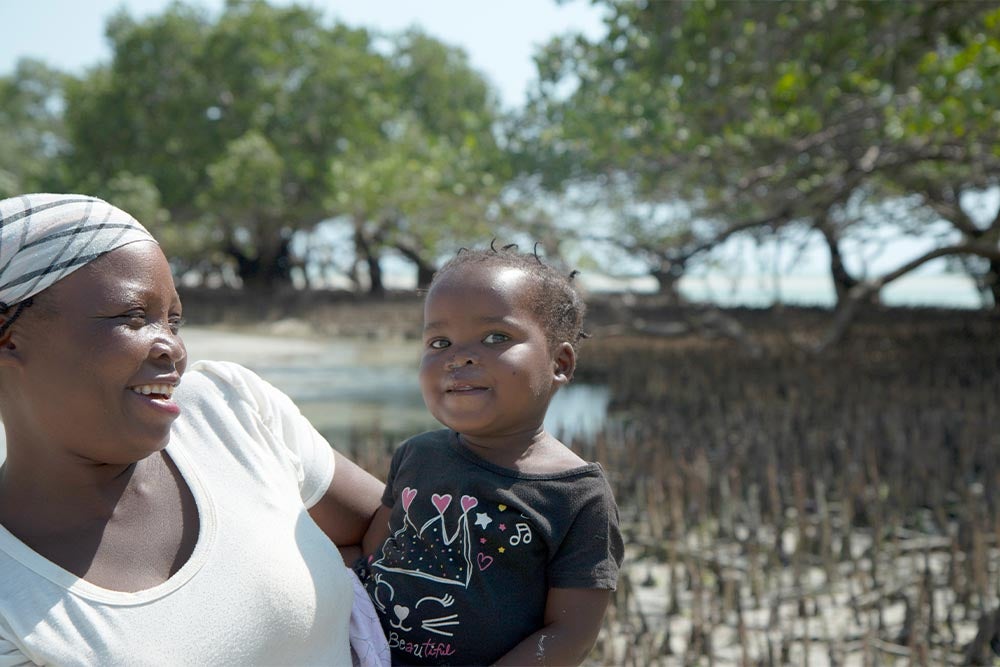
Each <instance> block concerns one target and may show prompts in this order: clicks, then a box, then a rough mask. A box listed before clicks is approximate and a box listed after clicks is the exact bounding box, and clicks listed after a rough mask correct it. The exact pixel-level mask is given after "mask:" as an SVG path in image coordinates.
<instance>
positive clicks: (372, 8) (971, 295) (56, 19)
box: [0, 0, 996, 307]
mask: <svg viewBox="0 0 1000 667" xmlns="http://www.w3.org/2000/svg"><path fill="white" fill-rule="evenodd" d="M224 1H225V0H191V2H188V4H193V5H197V6H201V7H204V8H206V9H208V10H209V11H211V12H219V11H221V8H222V7H223V6H224ZM272 2H275V3H276V4H291V3H290V2H288V1H287V0H272ZM299 4H305V5H308V6H311V7H314V8H316V9H318V10H320V11H321V12H322V14H323V16H324V19H326V20H328V21H331V22H332V21H334V20H339V21H342V22H344V23H346V24H348V25H351V26H364V27H368V28H371V29H373V30H376V31H381V32H387V33H397V32H400V31H403V30H405V29H407V28H410V27H413V26H419V27H421V28H422V29H423V30H424V31H425V32H427V33H428V34H430V35H432V36H434V37H437V38H438V39H440V40H442V41H444V42H446V43H448V44H451V45H454V46H458V47H461V48H463V49H464V50H465V51H466V53H467V54H468V56H469V61H470V63H471V64H472V66H473V67H475V68H476V69H478V70H479V71H480V72H481V73H482V74H484V75H485V77H486V78H487V79H488V80H489V81H491V83H492V84H493V86H494V88H495V89H496V91H497V93H498V94H499V99H500V100H501V102H502V104H503V105H504V106H505V107H507V108H515V107H518V106H520V105H521V104H522V103H523V102H524V100H525V94H526V91H527V90H528V88H529V86H530V84H531V82H532V81H533V80H534V79H535V66H534V62H533V60H532V56H533V54H534V53H535V52H536V51H537V49H538V48H539V47H540V46H542V45H543V44H545V43H546V42H547V41H548V40H549V39H550V38H551V37H553V36H556V35H559V34H563V33H566V32H581V33H583V34H585V35H587V36H588V37H590V38H592V39H596V38H599V37H600V36H602V35H603V34H604V33H605V28H604V25H603V21H602V19H603V11H604V10H603V9H602V8H599V7H594V6H593V5H592V4H591V2H590V1H589V0H568V1H566V2H563V3H557V2H555V1H554V0H304V1H302V2H299ZM168 5H169V0H0V26H4V28H5V29H4V32H3V39H2V40H0V76H2V75H4V74H7V73H9V72H10V71H11V70H12V69H13V68H14V66H15V64H16V62H17V60H18V59H19V58H21V57H25V56H30V57H34V58H38V59H40V60H42V61H44V62H46V63H47V64H49V65H50V66H54V67H57V68H59V69H62V70H65V71H68V72H71V73H74V74H79V73H82V72H83V71H84V70H86V69H87V68H88V67H91V66H94V65H97V64H101V63H106V62H107V61H108V60H109V59H110V57H111V54H110V51H109V49H108V45H107V44H106V41H105V38H104V25H105V22H106V20H107V19H108V17H109V16H111V15H112V14H114V13H115V12H117V11H119V10H120V9H122V8H124V9H125V10H126V11H128V12H129V13H130V14H131V15H132V16H133V17H135V18H141V17H145V16H148V15H150V14H156V13H159V12H162V11H163V10H164V9H165V8H166V7H167V6H168ZM995 194H996V193H994V195H995ZM994 199H996V197H994ZM994 205H995V204H994V203H993V202H990V203H989V205H988V206H987V208H988V209H990V210H995V208H993V207H994ZM986 215H991V214H990V213H988V212H987V213H986ZM925 249H926V248H925V246H924V245H923V244H920V243H913V242H911V241H907V240H896V241H894V242H892V243H889V244H887V245H886V246H885V248H884V249H883V250H884V252H883V253H882V254H881V255H880V256H876V257H874V258H869V259H865V258H864V253H858V254H857V255H856V257H855V258H854V259H853V260H852V258H850V257H849V258H848V265H849V268H851V269H852V270H860V269H861V268H862V267H866V268H868V269H870V270H871V271H872V272H873V273H880V272H883V271H885V270H888V269H891V268H894V267H895V266H898V265H899V264H901V263H902V262H903V261H905V260H906V259H909V258H911V257H915V256H918V255H919V254H922V252H924V250H925ZM777 252H778V250H777V249H773V248H772V249H770V250H769V249H768V248H764V249H763V250H760V249H754V248H749V247H747V246H740V245H739V244H738V243H733V244H729V247H728V248H723V252H722V255H723V257H725V255H726V254H727V253H729V255H731V256H734V257H736V258H737V259H738V260H739V261H735V262H733V261H730V260H728V259H725V258H724V259H723V260H722V261H721V262H719V263H717V265H719V264H721V265H722V266H723V268H722V269H716V270H713V272H712V273H711V275H708V276H704V277H698V276H692V277H691V278H689V279H685V281H683V282H682V283H681V289H682V291H685V292H686V293H687V294H688V295H689V297H691V298H695V299H699V300H700V299H710V300H713V301H721V302H726V303H748V304H754V305H767V304H768V303H770V302H771V301H773V300H774V299H775V298H776V297H777V296H778V295H780V297H781V298H782V299H784V300H785V301H786V302H805V303H815V304H828V303H830V302H831V301H832V299H833V286H832V283H830V282H829V277H828V272H827V270H826V266H825V265H826V252H825V250H824V249H823V247H822V244H818V243H814V244H813V245H812V246H811V247H810V248H809V249H807V252H805V253H804V254H803V259H802V261H799V262H797V263H796V265H795V267H794V268H793V270H792V272H791V273H792V275H783V276H781V280H780V284H779V283H775V282H774V280H773V278H774V276H773V273H774V272H773V271H769V270H761V271H754V270H753V269H752V267H753V266H754V265H758V264H761V258H762V257H763V259H764V260H765V261H766V260H767V259H768V256H769V255H768V253H771V254H772V255H773V254H774V253H777ZM750 255H753V257H751V258H750V259H749V260H746V261H744V260H745V259H746V258H747V257H749V256H750ZM852 261H853V262H854V266H851V263H852ZM734 265H738V266H739V267H740V268H739V270H737V271H730V272H729V273H728V274H727V271H726V268H725V267H731V266H734ZM747 266H750V267H751V269H750V270H747V268H746V267H747ZM772 266H773V262H772ZM943 266H944V263H943V261H939V262H936V263H931V264H929V265H927V266H925V267H924V268H923V269H922V270H920V271H919V272H918V275H914V276H909V277H906V278H903V279H901V280H900V281H898V282H896V283H894V284H892V285H890V286H889V287H888V288H887V289H886V291H885V292H884V293H883V296H884V297H885V300H886V301H887V302H889V303H907V304H920V303H923V304H939V305H957V306H965V307H977V306H979V305H980V299H979V296H978V294H977V293H976V292H975V290H974V289H973V288H972V286H971V282H970V281H969V280H968V279H967V278H965V277H962V276H954V275H950V276H949V275H941V272H942V270H943ZM744 276H745V277H744ZM629 285H630V286H632V287H633V288H635V289H640V290H641V289H649V288H650V287H651V285H652V283H650V281H648V280H646V281H638V282H632V283H630V284H629ZM595 286H596V284H595ZM601 286H603V287H621V286H623V285H622V283H604V284H602V285H601Z"/></svg>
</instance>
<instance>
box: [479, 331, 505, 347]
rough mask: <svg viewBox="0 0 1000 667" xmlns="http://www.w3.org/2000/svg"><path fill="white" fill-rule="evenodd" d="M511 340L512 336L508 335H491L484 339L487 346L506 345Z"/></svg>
mask: <svg viewBox="0 0 1000 667" xmlns="http://www.w3.org/2000/svg"><path fill="white" fill-rule="evenodd" d="M509 340H510V336H508V335H507V334H502V333H491V334H489V335H488V336H486V338H484V339H483V342H484V343H486V344H487V345H496V344H497V343H506V342H507V341H509Z"/></svg>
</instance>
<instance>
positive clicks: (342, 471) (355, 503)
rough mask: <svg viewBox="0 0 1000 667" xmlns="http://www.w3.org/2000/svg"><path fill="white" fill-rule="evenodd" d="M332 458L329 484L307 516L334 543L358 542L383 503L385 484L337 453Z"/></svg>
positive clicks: (351, 543) (344, 544)
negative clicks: (332, 464) (331, 474)
mask: <svg viewBox="0 0 1000 667" xmlns="http://www.w3.org/2000/svg"><path fill="white" fill-rule="evenodd" d="M334 459H335V461H336V463H335V467H334V471H333V479H332V480H331V481H330V486H329V488H327V490H326V493H325V494H323V497H322V498H321V499H320V500H319V502H317V503H316V504H315V505H313V506H312V507H311V508H310V509H309V516H311V517H312V518H313V521H315V522H316V524H317V525H318V526H319V527H320V528H322V529H323V532H324V533H326V534H327V536H329V538H330V539H331V540H333V543H334V544H336V545H337V546H341V547H345V546H350V545H360V544H361V540H362V538H364V536H365V532H366V531H367V530H368V526H369V525H370V524H371V522H372V517H373V516H375V512H376V510H378V509H379V507H381V506H382V489H383V488H384V487H385V485H384V484H382V482H380V481H378V480H377V479H375V477H373V476H372V475H370V474H368V473H367V472H365V471H364V469H362V468H361V467H360V466H358V465H357V464H356V463H354V462H353V461H351V460H350V459H349V458H347V457H345V456H344V455H342V454H341V453H340V452H336V451H335V452H334Z"/></svg>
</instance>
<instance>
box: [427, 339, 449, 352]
mask: <svg viewBox="0 0 1000 667" xmlns="http://www.w3.org/2000/svg"><path fill="white" fill-rule="evenodd" d="M449 345H451V341H449V340H446V339H444V338H435V339H434V340H432V341H431V342H429V343H427V347H429V348H431V349H432V350H443V349H444V348H446V347H448V346H449Z"/></svg>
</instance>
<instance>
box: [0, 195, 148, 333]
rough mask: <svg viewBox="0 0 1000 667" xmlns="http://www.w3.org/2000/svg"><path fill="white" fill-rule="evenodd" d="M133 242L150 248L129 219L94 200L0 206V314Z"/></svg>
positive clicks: (35, 199) (34, 200)
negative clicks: (143, 243) (102, 256)
mask: <svg viewBox="0 0 1000 667" xmlns="http://www.w3.org/2000/svg"><path fill="white" fill-rule="evenodd" d="M136 241H153V242H154V243H155V242H156V241H155V239H154V238H153V237H152V236H151V235H150V233H149V232H148V231H146V228H145V227H143V226H142V225H141V224H139V222H138V221H137V220H136V219H135V218H133V217H132V216H131V215H129V214H128V213H126V212H125V211H123V210H121V209H120V208H116V207H114V206H112V205H111V204H109V203H107V202H106V201H103V200H101V199H97V198H96V197H88V196H86V195H60V194H28V195H21V196H19V197H11V198H10V199H4V200H0V314H5V313H7V311H8V310H9V309H10V308H11V307H12V306H15V305H18V304H23V303H25V302H27V301H28V300H29V299H31V297H33V296H34V295H36V294H38V293H39V292H41V291H42V290H44V289H45V288H46V287H48V286H50V285H52V284H53V283H55V282H58V281H59V280H62V279H63V278H65V277H66V276H68V275H69V274H71V273H73V272H74V271H76V270H77V269H79V268H80V267H81V266H85V265H86V264H89V263H90V262H92V261H94V260H95V259H97V258H98V257H100V256H101V255H104V254H105V253H108V252H111V251H112V250H115V249H116V248H120V247H122V246H123V245H127V244H129V243H134V242H136ZM13 319H14V317H13V316H12V317H10V318H8V320H7V323H6V324H7V325H9V324H10V322H11V321H12V320H13ZM4 328H6V327H0V331H2V329H4Z"/></svg>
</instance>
